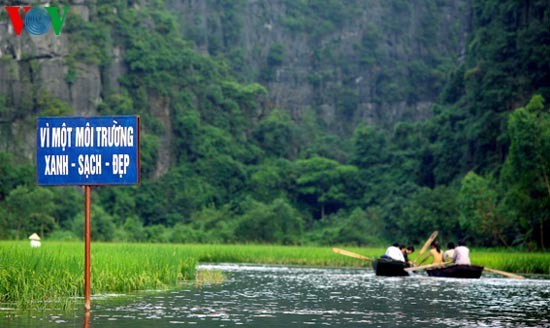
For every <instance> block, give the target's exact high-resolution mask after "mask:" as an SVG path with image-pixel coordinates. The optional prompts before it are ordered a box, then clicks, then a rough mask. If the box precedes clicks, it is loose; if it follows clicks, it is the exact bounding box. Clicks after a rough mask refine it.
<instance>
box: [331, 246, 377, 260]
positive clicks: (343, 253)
mask: <svg viewBox="0 0 550 328" xmlns="http://www.w3.org/2000/svg"><path fill="white" fill-rule="evenodd" d="M332 251H333V252H334V253H338V254H342V255H345V256H349V257H355V258H356V259H361V260H365V261H372V259H370V258H368V257H366V256H363V255H361V254H357V253H353V252H350V251H346V250H345V249H341V248H336V247H335V248H333V249H332Z"/></svg>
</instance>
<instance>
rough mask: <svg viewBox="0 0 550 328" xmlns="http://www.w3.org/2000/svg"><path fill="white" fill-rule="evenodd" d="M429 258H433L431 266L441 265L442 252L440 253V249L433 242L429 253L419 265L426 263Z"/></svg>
mask: <svg viewBox="0 0 550 328" xmlns="http://www.w3.org/2000/svg"><path fill="white" fill-rule="evenodd" d="M430 257H432V258H433V261H432V264H442V263H443V252H442V251H441V247H439V244H438V243H437V242H436V241H434V242H432V245H431V248H430V251H429V252H428V254H426V256H425V257H424V258H423V259H422V261H420V263H419V265H421V264H422V263H424V262H426V260H427V259H429V258H430Z"/></svg>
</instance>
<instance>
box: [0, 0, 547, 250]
mask: <svg viewBox="0 0 550 328" xmlns="http://www.w3.org/2000/svg"><path fill="white" fill-rule="evenodd" d="M131 2H132V1H97V6H95V7H93V10H94V11H95V12H93V13H92V14H93V17H94V19H93V20H92V21H91V22H89V23H83V22H80V21H78V18H77V17H74V16H73V17H69V18H68V19H69V21H68V22H67V24H68V25H67V33H70V38H71V40H72V41H73V43H72V46H71V50H70V55H69V56H68V57H67V58H66V65H67V66H68V67H69V71H68V74H67V79H69V80H70V79H71V78H73V75H72V74H73V71H71V68H74V67H76V66H75V63H76V62H78V61H85V62H87V63H95V64H97V65H100V66H106V65H109V61H110V58H109V56H108V55H107V52H106V51H107V49H109V46H111V45H112V43H113V42H114V41H113V40H116V42H117V43H120V44H122V45H123V47H124V49H126V50H125V52H124V60H125V66H126V67H127V73H126V74H125V75H124V77H123V79H122V81H121V88H120V90H116V91H115V90H114V89H113V90H109V93H108V94H106V95H105V97H104V102H103V103H101V104H100V105H99V106H98V112H99V114H102V115H103V114H105V115H107V114H139V115H140V116H141V118H142V119H141V122H142V129H143V135H142V144H141V154H142V158H141V160H142V183H141V185H139V186H136V187H101V188H97V189H94V191H93V195H94V196H93V204H94V205H93V206H94V207H93V210H92V213H93V219H92V226H93V232H92V235H93V238H94V240H104V241H152V242H267V243H282V244H302V243H318V244H340V243H348V244H357V245H365V244H371V245H372V244H375V245H380V244H382V243H386V242H389V241H392V242H393V241H394V240H400V241H403V242H408V243H419V242H421V241H424V240H425V238H426V237H427V236H428V235H429V233H431V232H432V231H433V230H439V231H440V232H441V236H442V237H441V238H442V240H445V241H447V240H456V239H458V238H461V239H466V240H467V241H468V242H469V243H470V244H475V245H483V246H516V247H524V248H528V249H544V248H545V247H548V246H550V236H549V232H550V182H549V175H550V106H549V104H548V103H547V101H548V100H550V85H549V82H550V81H549V74H548V73H549V72H550V57H549V56H548V54H549V53H550V12H549V11H548V9H549V8H548V3H547V2H546V1H536V0H534V1H528V2H518V1H514V0H507V1H497V0H485V1H476V2H474V3H473V4H472V32H471V35H470V36H469V42H468V46H467V49H466V54H465V60H464V62H462V63H461V64H459V65H456V66H454V67H450V68H449V67H448V64H449V63H448V62H445V65H443V66H445V67H446V68H445V69H440V70H426V65H425V64H426V63H425V62H424V61H426V62H428V61H432V60H435V58H431V57H429V56H427V57H426V58H424V59H423V61H421V62H417V63H416V64H415V65H413V66H414V67H415V69H414V70H413V71H412V72H413V73H414V74H413V73H411V74H410V80H409V81H406V85H407V88H405V89H403V90H401V91H403V92H405V93H403V94H397V95H396V94H395V92H394V91H395V90H394V88H393V87H392V85H387V86H386V87H381V88H380V90H381V93H380V97H393V96H399V97H403V99H407V98H410V97H415V94H416V92H419V93H424V94H427V93H430V92H434V90H415V89H414V85H415V82H416V81H417V79H437V81H440V83H441V87H440V88H439V89H440V90H441V91H440V92H439V91H438V92H439V94H438V98H439V101H438V104H436V105H435V106H434V107H433V116H432V117H431V118H429V119H427V120H424V121H421V122H414V123H413V122H402V123H399V124H397V125H395V126H391V127H387V126H384V127H382V126H374V125H369V124H366V123H360V124H358V125H357V126H356V127H355V129H354V131H353V133H351V135H346V134H345V133H343V134H340V135H335V134H333V133H331V132H329V129H327V128H326V127H325V126H323V124H322V122H319V120H318V119H317V117H316V116H315V114H314V111H312V113H309V114H307V115H305V116H304V117H302V118H301V119H300V121H296V120H293V119H292V117H291V116H290V115H289V114H288V111H286V110H285V109H284V108H282V109H276V110H272V111H271V112H269V113H266V112H265V105H264V100H265V95H266V93H267V92H268V90H266V88H265V87H264V86H262V84H261V83H262V81H265V80H269V78H270V74H272V72H270V71H269V69H266V71H264V72H260V74H258V76H257V80H256V81H255V82H254V81H250V82H243V81H244V80H246V79H243V76H245V77H246V76H247V75H246V74H245V73H246V72H244V73H243V72H242V71H239V69H242V67H240V66H239V65H238V63H239V57H238V56H235V53H234V52H232V49H231V47H230V45H231V44H232V40H234V37H235V33H239V28H240V27H239V26H240V23H239V21H240V20H241V19H242V17H240V16H239V13H238V11H236V10H235V6H238V5H239V4H240V2H238V1H218V2H216V4H217V6H219V7H220V8H222V9H223V10H225V11H226V15H224V17H223V19H226V20H229V21H230V23H231V24H229V25H234V26H235V29H234V30H224V31H223V34H222V36H223V38H222V39H220V40H218V41H216V39H215V38H214V37H216V36H218V35H220V34H219V33H218V34H217V33H214V32H212V34H206V35H205V34H204V33H206V32H205V31H196V32H197V33H199V32H200V33H199V34H197V35H196V38H195V39H194V40H193V41H194V42H190V41H187V40H185V39H184V38H183V37H182V35H181V33H180V32H179V29H178V24H177V22H176V20H175V19H174V17H173V15H171V13H169V12H168V11H166V10H164V9H163V6H162V3H161V2H160V1H156V2H155V3H154V4H151V6H150V7H139V6H137V5H133V4H132V3H131ZM394 2H395V5H396V6H397V7H399V4H401V3H403V2H401V1H394ZM306 3H308V5H306ZM286 4H287V5H288V6H289V16H288V21H287V24H288V28H289V29H295V30H297V31H309V32H311V33H312V35H314V36H315V35H316V34H315V33H324V32H323V31H324V30H327V31H332V29H331V28H332V26H337V25H338V24H342V22H343V21H345V19H346V15H348V14H349V12H350V11H353V10H352V9H353V6H356V5H358V4H355V3H353V5H350V6H351V7H349V8H347V7H346V6H343V5H342V4H341V2H340V1H327V2H325V1H323V2H322V5H320V4H319V2H318V1H312V2H311V3H309V2H303V1H289V2H287V3H286ZM113 8H116V9H117V10H116V11H115V10H113ZM434 15H435V13H434ZM319 22H323V24H318V23H319ZM106 26H116V27H117V28H116V29H108V28H107V27H106ZM214 27H215V26H214ZM214 27H213V28H214ZM313 27H316V28H315V29H314V30H311V29H313ZM309 32H308V33H309ZM373 33H374V34H373V37H372V38H370V39H366V40H364V43H365V44H364V45H363V46H364V47H365V51H366V49H372V47H373V46H375V45H376V42H378V41H377V38H376V29H373ZM204 37H206V38H214V39H211V40H210V42H208V45H209V47H210V48H212V49H209V51H210V53H212V54H217V55H216V56H205V55H202V54H200V53H199V52H198V51H196V50H195V46H196V45H197V43H199V42H200V40H202V39H203V38H204ZM422 40H423V42H425V43H427V44H426V46H428V47H430V46H433V47H436V46H437V45H430V44H429V38H428V37H426V36H424V38H423V39H422ZM284 50H285V48H284V45H283V44H276V45H274V46H273V47H272V48H271V50H270V51H269V54H268V58H267V60H268V66H267V68H269V67H272V68H273V67H276V66H277V65H279V64H280V63H281V60H282V58H283V57H284ZM369 56H373V57H372V58H370V57H368V56H366V57H364V58H362V59H360V61H359V62H357V63H342V65H343V66H342V67H344V66H346V67H347V68H346V69H347V70H353V69H354V65H359V64H361V63H362V64H368V63H371V62H373V61H376V60H381V59H380V58H377V57H376V56H377V55H376V52H374V53H370V54H369ZM319 58H320V62H319V65H320V66H322V65H323V62H322V60H324V59H323V58H325V59H326V58H327V57H326V56H320V57H319ZM390 66H391V65H390V64H388V67H387V68H388V69H389V68H390ZM396 67H398V66H396ZM411 67H412V66H411ZM343 71H344V72H345V71H346V70H343ZM443 72H448V73H449V74H448V75H447V76H444V75H442V73H443ZM387 74H388V75H391V70H388V71H387ZM386 89H387V90H386ZM383 90H386V91H383ZM335 95H336V96H338V97H341V98H340V99H341V100H342V101H343V102H346V101H347V102H348V104H349V106H352V105H353V99H354V98H353V94H350V93H349V92H347V91H346V89H345V86H342V89H341V90H339V92H338V93H336V94H335ZM36 98H37V99H39V100H40V101H36V102H35V103H34V104H33V103H22V104H20V106H21V108H19V107H18V108H16V107H14V106H15V105H14V103H13V102H10V101H9V99H6V97H3V96H2V95H0V118H1V119H0V121H2V120H8V121H12V122H15V121H18V122H20V121H22V120H23V121H26V122H27V124H32V123H29V122H32V118H33V117H35V116H37V115H46V114H48V115H53V114H55V113H57V114H66V113H68V112H69V113H70V111H71V109H70V108H67V105H65V104H63V103H61V102H59V101H57V100H55V99H51V98H50V97H48V96H47V95H40V94H38V95H36ZM545 99H546V102H545ZM346 106H347V105H346ZM166 136H171V139H170V140H166ZM16 148H17V141H14V143H10V146H7V145H6V146H4V147H3V148H2V149H6V151H4V152H1V153H0V238H9V239H20V238H24V237H26V236H27V235H28V234H30V233H32V232H35V231H36V232H38V233H40V234H41V235H42V236H45V237H48V238H52V239H54V238H55V239H75V238H80V236H82V225H83V219H82V215H83V214H82V211H81V209H80V208H79V207H78V206H76V205H75V204H81V203H83V196H82V191H81V190H80V189H79V188H70V187H64V188H39V187H36V186H35V178H34V175H35V173H33V170H34V167H33V164H32V163H31V162H30V161H29V160H28V159H27V158H24V157H19V156H17V155H15V154H16V153H17V152H15V151H13V149H16ZM163 151H169V152H171V153H172V154H173V156H171V157H170V158H172V159H173V160H172V162H170V163H163V162H162V161H163V158H161V156H160V154H162V152H163Z"/></svg>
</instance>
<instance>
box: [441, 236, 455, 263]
mask: <svg viewBox="0 0 550 328" xmlns="http://www.w3.org/2000/svg"><path fill="white" fill-rule="evenodd" d="M454 257H455V243H453V242H452V241H450V242H448V243H447V250H446V251H445V252H443V261H445V263H452V262H453V261H454Z"/></svg>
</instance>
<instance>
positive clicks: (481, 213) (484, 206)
mask: <svg viewBox="0 0 550 328" xmlns="http://www.w3.org/2000/svg"><path fill="white" fill-rule="evenodd" d="M458 206H459V209H460V210H459V211H460V223H461V226H462V227H463V228H464V229H466V232H467V234H468V235H469V236H470V237H472V238H474V239H475V240H477V241H482V240H485V239H487V235H488V236H491V237H493V238H496V239H498V240H499V241H500V242H501V243H502V244H503V245H504V246H506V247H508V246H509V242H508V241H507V238H506V235H505V233H504V232H505V230H506V229H508V228H509V227H510V226H511V224H510V222H509V220H507V217H506V216H505V215H503V214H502V213H500V212H499V208H498V195H497V192H496V191H495V189H494V188H493V187H492V186H491V181H490V180H487V179H485V178H483V177H481V176H479V175H477V174H475V173H474V172H469V173H468V174H466V176H465V177H464V178H463V179H462V185H461V188H460V192H459V195H458Z"/></svg>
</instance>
